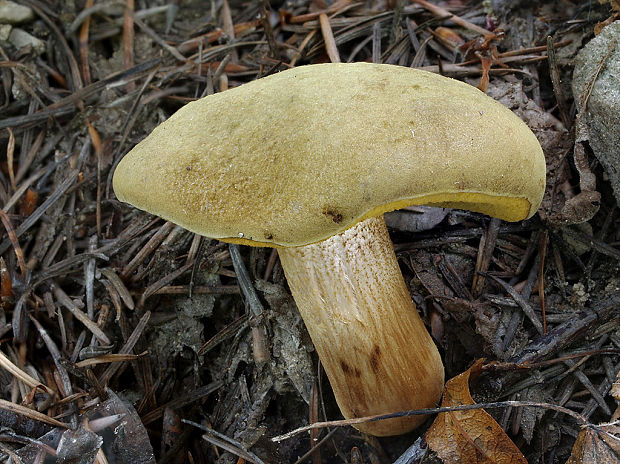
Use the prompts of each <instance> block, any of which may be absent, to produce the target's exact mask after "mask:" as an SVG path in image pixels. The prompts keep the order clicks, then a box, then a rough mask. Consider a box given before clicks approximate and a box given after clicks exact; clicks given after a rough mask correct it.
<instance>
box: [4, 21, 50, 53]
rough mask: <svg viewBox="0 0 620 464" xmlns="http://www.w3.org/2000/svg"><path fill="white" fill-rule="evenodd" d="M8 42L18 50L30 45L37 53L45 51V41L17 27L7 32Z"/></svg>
mask: <svg viewBox="0 0 620 464" xmlns="http://www.w3.org/2000/svg"><path fill="white" fill-rule="evenodd" d="M9 42H10V43H11V44H12V45H13V46H14V47H15V48H17V49H18V50H19V49H20V48H24V47H28V46H30V47H32V50H33V51H34V52H35V53H36V54H38V55H40V54H41V53H43V52H45V42H43V41H42V40H40V39H37V38H36V37H35V36H33V35H30V34H28V33H27V32H26V31H24V30H23V29H19V28H17V27H15V28H13V30H12V31H11V33H10V34H9Z"/></svg>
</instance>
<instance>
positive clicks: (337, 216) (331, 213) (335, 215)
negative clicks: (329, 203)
mask: <svg viewBox="0 0 620 464" xmlns="http://www.w3.org/2000/svg"><path fill="white" fill-rule="evenodd" d="M323 214H324V215H325V216H327V217H328V218H330V219H331V220H332V221H334V222H335V223H336V224H340V223H341V222H342V214H341V213H339V212H338V211H337V210H336V209H334V208H329V207H326V208H324V209H323Z"/></svg>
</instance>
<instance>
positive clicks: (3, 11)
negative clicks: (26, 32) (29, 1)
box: [0, 0, 34, 24]
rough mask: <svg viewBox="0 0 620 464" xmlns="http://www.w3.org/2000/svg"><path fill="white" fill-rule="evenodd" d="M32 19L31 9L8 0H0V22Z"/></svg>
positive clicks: (19, 21) (15, 22)
mask: <svg viewBox="0 0 620 464" xmlns="http://www.w3.org/2000/svg"><path fill="white" fill-rule="evenodd" d="M33 19H34V13H33V12H32V9H30V8H28V7H27V6H24V5H19V4H17V3H15V2H11V1H10V0H0V23H4V24H19V23H25V22H27V21H32V20H33Z"/></svg>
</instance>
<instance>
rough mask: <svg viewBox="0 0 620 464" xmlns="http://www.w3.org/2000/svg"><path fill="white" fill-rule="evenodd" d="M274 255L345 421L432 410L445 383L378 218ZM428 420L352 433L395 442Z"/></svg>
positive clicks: (401, 420)
mask: <svg viewBox="0 0 620 464" xmlns="http://www.w3.org/2000/svg"><path fill="white" fill-rule="evenodd" d="M278 253H279V255H280V261H281V263H282V267H283V268H284V273H285V274H286V278H287V280H288V284H289V286H290V288H291V292H292V293H293V297H294V298H295V302H296V303H297V307H298V308H299V311H300V313H301V316H302V318H303V319H304V322H305V323H306V327H307V328H308V332H309V333H310V336H311V337H312V341H313V343H314V346H315V348H316V350H317V352H318V354H319V358H320V359H321V362H322V364H323V367H324V368H325V372H326V373H327V377H328V378H329V381H330V383H331V386H332V389H333V391H334V395H335V397H336V401H337V402H338V405H339V406H340V410H341V411H342V414H343V415H344V417H345V418H349V419H350V418H355V417H363V416H370V415H374V414H387V413H392V412H398V411H404V410H410V409H420V408H427V407H432V406H434V405H436V404H437V402H438V400H439V397H440V396H441V392H442V389H443V381H444V371H443V364H442V362H441V357H440V356H439V352H438V351H437V348H436V347H435V344H434V342H433V340H432V339H431V337H430V335H429V334H428V332H427V330H426V328H425V327H424V324H423V322H422V320H421V319H420V316H419V315H418V312H417V310H416V308H415V305H414V304H413V302H412V301H411V296H410V295H409V291H408V290H407V286H406V285H405V282H404V280H403V277H402V274H401V272H400V268H399V266H398V262H397V260H396V255H395V254H394V249H393V247H392V242H391V241H390V237H389V235H388V232H387V228H386V226H385V221H384V220H383V217H378V218H370V219H367V220H365V221H361V222H359V223H358V224H356V225H355V226H353V227H351V228H350V229H348V230H346V231H344V232H342V233H341V234H339V235H335V236H333V237H331V238H329V239H327V240H324V241H322V242H319V243H315V244H312V245H306V246H303V247H298V248H280V249H278ZM425 419H426V417H424V416H416V417H404V418H396V419H389V420H385V421H377V422H367V423H365V424H360V425H358V426H356V427H357V428H358V429H359V430H360V431H362V432H365V433H369V434H372V435H378V436H386V435H398V434H401V433H405V432H408V431H410V430H412V429H414V428H415V427H417V426H419V425H420V424H421V423H422V422H423V421H424V420H425Z"/></svg>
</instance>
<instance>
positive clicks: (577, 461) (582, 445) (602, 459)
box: [566, 423, 620, 464]
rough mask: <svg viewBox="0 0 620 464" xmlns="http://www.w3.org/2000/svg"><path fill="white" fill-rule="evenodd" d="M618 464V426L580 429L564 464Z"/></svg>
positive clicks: (591, 426) (619, 458)
mask: <svg viewBox="0 0 620 464" xmlns="http://www.w3.org/2000/svg"><path fill="white" fill-rule="evenodd" d="M619 462H620V426H618V424H617V423H614V424H604V425H599V426H596V425H587V426H585V427H583V428H582V429H581V432H579V436H578V437H577V441H576V442H575V445H574V446H573V452H572V454H571V457H570V458H569V459H568V461H566V464H595V463H596V464H617V463H619Z"/></svg>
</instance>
